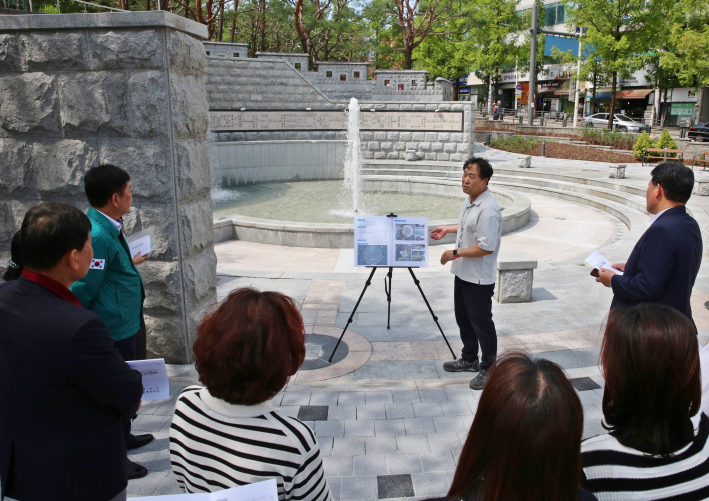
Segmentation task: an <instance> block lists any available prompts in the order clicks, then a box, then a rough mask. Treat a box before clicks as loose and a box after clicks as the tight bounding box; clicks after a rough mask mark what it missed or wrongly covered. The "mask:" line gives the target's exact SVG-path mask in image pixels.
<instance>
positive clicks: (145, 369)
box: [128, 358, 170, 400]
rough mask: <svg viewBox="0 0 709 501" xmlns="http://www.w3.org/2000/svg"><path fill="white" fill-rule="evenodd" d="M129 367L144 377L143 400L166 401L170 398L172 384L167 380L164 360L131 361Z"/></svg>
mask: <svg viewBox="0 0 709 501" xmlns="http://www.w3.org/2000/svg"><path fill="white" fill-rule="evenodd" d="M128 365H130V368H131V369H134V370H136V371H138V372H140V374H141V375H142V376H143V398H142V400H166V399H168V398H170V382H169V380H168V379H167V367H165V359H164V358H153V359H150V360H131V361H129V362H128Z"/></svg>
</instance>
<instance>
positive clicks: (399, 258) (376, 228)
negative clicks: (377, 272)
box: [354, 216, 428, 268]
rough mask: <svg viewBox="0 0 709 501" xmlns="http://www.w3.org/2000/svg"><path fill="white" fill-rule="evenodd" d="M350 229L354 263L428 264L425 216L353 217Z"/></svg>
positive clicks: (374, 264)
mask: <svg viewBox="0 0 709 501" xmlns="http://www.w3.org/2000/svg"><path fill="white" fill-rule="evenodd" d="M354 232H355V233H354V235H355V238H354V247H355V248H354V265H355V266H356V267H362V266H383V267H386V266H398V267H418V268H425V267H427V266H428V218H425V217H396V218H394V217H387V216H362V217H356V218H355V219H354Z"/></svg>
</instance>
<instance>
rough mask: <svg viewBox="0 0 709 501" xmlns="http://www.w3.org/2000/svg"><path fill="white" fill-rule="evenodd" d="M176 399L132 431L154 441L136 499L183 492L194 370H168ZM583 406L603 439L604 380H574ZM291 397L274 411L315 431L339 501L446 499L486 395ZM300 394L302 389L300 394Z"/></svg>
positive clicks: (151, 407)
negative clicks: (180, 409)
mask: <svg viewBox="0 0 709 501" xmlns="http://www.w3.org/2000/svg"><path fill="white" fill-rule="evenodd" d="M169 371H170V374H171V378H170V379H171V385H173V386H171V388H170V393H171V395H172V398H171V399H170V400H169V401H157V402H146V403H145V404H144V405H143V407H142V409H141V410H140V415H139V417H138V419H136V420H135V421H134V423H133V432H134V433H153V434H154V435H155V437H156V440H155V441H154V442H153V443H151V444H149V445H147V446H146V447H144V448H143V449H141V450H138V451H133V454H130V456H129V457H130V458H131V459H132V460H133V461H136V462H138V463H140V464H143V465H144V466H146V467H147V468H148V470H149V471H150V473H149V474H148V476H147V477H145V478H143V479H139V480H132V481H131V482H129V484H128V494H129V496H130V497H138V496H146V495H159V494H178V493H181V491H180V489H179V487H178V486H177V482H176V480H175V477H174V475H173V474H172V471H171V469H170V462H169V453H168V448H169V444H168V431H169V427H170V421H171V417H172V413H173V409H174V403H175V399H176V396H177V394H178V393H179V391H180V390H181V389H182V388H183V387H185V386H187V385H189V384H197V379H196V376H197V374H196V372H195V370H194V367H193V366H170V367H169ZM572 382H573V383H574V386H575V387H576V388H577V389H578V390H579V392H578V394H579V397H580V399H581V402H582V403H583V407H584V415H585V422H584V437H586V436H594V435H597V434H599V433H603V432H604V430H603V428H602V427H601V424H600V420H601V409H600V405H601V398H602V395H603V393H602V391H603V390H602V388H603V378H601V377H600V376H593V377H590V378H589V377H581V378H576V379H574V380H572ZM377 386H380V385H376V386H375V385H372V388H367V383H364V385H363V386H362V387H361V388H360V391H336V389H334V388H328V390H329V391H317V390H313V391H290V388H289V387H287V388H286V391H284V392H282V393H279V394H278V395H277V396H276V397H275V398H274V399H273V403H274V405H276V406H278V407H279V408H280V412H281V413H283V414H285V415H289V416H293V417H297V418H299V419H301V420H303V421H304V422H306V423H307V424H308V425H309V426H310V427H311V428H312V429H313V430H314V431H315V433H316V435H317V439H318V443H319V444H320V450H321V453H322V456H323V464H324V467H325V473H326V476H327V480H328V484H329V485H330V490H331V492H332V494H333V497H334V498H335V499H337V500H342V501H346V500H373V499H390V498H407V499H417V498H421V499H425V498H426V497H432V496H442V495H445V493H446V492H447V490H448V487H449V486H450V482H451V481H452V479H453V474H454V472H455V466H456V462H457V459H458V456H459V455H460V451H461V448H462V445H463V444H464V442H465V439H466V437H467V433H468V430H469V428H470V425H471V423H472V422H473V418H474V416H475V412H476V410H477V406H478V400H479V398H480V394H481V393H482V392H479V391H473V390H470V389H468V388H465V387H451V388H428V389H425V388H422V389H409V390H381V389H375V388H376V387H377ZM296 390H299V389H298V388H296Z"/></svg>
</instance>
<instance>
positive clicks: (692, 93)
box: [668, 87, 697, 103]
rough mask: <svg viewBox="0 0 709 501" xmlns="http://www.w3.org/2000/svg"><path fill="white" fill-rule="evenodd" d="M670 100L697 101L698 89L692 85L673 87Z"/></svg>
mask: <svg viewBox="0 0 709 501" xmlns="http://www.w3.org/2000/svg"><path fill="white" fill-rule="evenodd" d="M668 101H671V102H675V103H676V102H686V101H692V102H696V101H697V91H696V89H694V88H692V87H682V88H679V89H672V92H671V94H670V98H669V99H668Z"/></svg>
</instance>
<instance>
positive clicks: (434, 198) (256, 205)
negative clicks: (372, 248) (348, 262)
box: [212, 181, 462, 224]
mask: <svg viewBox="0 0 709 501" xmlns="http://www.w3.org/2000/svg"><path fill="white" fill-rule="evenodd" d="M341 186H342V182H341V181H309V182H292V183H266V184H253V185H242V186H234V187H229V188H220V189H214V190H212V200H213V202H214V218H215V219H217V220H218V219H219V218H220V217H224V216H230V215H232V214H239V215H242V216H248V217H255V218H263V219H275V220H280V221H298V222H310V223H343V224H352V218H353V216H354V213H353V212H352V211H351V210H342V209H337V207H339V203H338V201H339V197H340V188H341ZM461 200H462V199H460V198H453V197H445V196H438V195H426V194H417V193H416V194H407V195H404V194H401V193H370V192H360V193H359V206H360V207H363V209H361V211H360V212H359V214H364V215H373V216H377V215H380V216H383V215H386V214H389V212H391V211H394V212H395V213H396V214H397V215H398V216H419V217H428V218H429V219H430V220H448V219H457V217H458V212H459V211H460V204H461ZM333 208H334V209H333Z"/></svg>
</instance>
